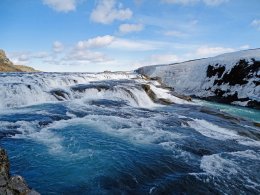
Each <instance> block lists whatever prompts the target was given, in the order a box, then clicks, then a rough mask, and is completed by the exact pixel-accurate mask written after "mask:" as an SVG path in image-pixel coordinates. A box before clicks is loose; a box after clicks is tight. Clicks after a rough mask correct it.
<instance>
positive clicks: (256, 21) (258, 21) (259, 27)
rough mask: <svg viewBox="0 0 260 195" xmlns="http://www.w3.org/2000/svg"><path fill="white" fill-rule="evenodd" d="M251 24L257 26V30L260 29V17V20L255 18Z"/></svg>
mask: <svg viewBox="0 0 260 195" xmlns="http://www.w3.org/2000/svg"><path fill="white" fill-rule="evenodd" d="M251 26H253V27H255V28H256V29H257V30H260V19H259V20H257V19H255V20H253V21H252V22H251Z"/></svg>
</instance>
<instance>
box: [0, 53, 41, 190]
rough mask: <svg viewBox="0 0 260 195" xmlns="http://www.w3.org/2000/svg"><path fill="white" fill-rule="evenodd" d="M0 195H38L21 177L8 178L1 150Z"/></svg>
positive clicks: (6, 165) (7, 164) (5, 158)
mask: <svg viewBox="0 0 260 195" xmlns="http://www.w3.org/2000/svg"><path fill="white" fill-rule="evenodd" d="M0 55H1V54H0ZM0 194H1V195H39V193H38V192H36V191H35V190H32V189H30V188H29V187H28V185H27V184H26V182H25V180H24V179H23V178H22V177H21V176H13V177H11V176H10V163H9V160H8V157H7V153H6V152H5V150H4V149H2V148H0Z"/></svg>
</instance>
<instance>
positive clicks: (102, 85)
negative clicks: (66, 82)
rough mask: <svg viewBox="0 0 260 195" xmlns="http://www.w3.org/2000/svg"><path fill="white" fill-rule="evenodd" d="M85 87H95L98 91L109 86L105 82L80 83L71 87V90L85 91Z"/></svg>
mask: <svg viewBox="0 0 260 195" xmlns="http://www.w3.org/2000/svg"><path fill="white" fill-rule="evenodd" d="M87 89H97V90H98V91H99V92H100V91H102V90H109V89H110V86H109V85H106V84H87V85H85V84H80V85H76V86H73V87H71V90H72V91H77V92H81V93H83V92H85V91H86V90H87Z"/></svg>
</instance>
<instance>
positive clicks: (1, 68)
mask: <svg viewBox="0 0 260 195" xmlns="http://www.w3.org/2000/svg"><path fill="white" fill-rule="evenodd" d="M0 72H39V71H37V70H35V69H33V68H31V67H29V66H22V65H14V64H13V63H12V62H11V61H10V60H9V59H8V58H7V56H6V54H5V52H4V50H2V49H0Z"/></svg>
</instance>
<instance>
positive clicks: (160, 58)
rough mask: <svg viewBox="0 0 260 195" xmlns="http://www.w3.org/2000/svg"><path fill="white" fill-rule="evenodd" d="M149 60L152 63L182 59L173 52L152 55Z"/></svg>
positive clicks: (167, 62)
mask: <svg viewBox="0 0 260 195" xmlns="http://www.w3.org/2000/svg"><path fill="white" fill-rule="evenodd" d="M150 60H151V62H152V64H170V63H174V62H180V61H182V59H181V58H180V57H178V56H177V55H173V54H159V55H152V56H151V59H150Z"/></svg>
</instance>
